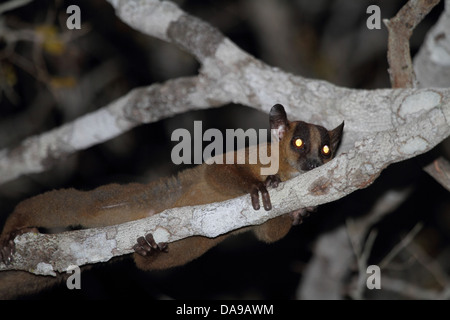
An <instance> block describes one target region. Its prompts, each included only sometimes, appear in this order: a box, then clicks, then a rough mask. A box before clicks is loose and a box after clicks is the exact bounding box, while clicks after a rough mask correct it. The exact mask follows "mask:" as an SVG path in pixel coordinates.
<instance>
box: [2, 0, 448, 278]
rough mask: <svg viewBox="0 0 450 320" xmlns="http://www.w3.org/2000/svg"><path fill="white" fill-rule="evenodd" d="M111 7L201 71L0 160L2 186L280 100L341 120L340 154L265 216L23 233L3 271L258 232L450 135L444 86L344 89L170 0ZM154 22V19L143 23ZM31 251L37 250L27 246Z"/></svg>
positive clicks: (311, 114)
mask: <svg viewBox="0 0 450 320" xmlns="http://www.w3.org/2000/svg"><path fill="white" fill-rule="evenodd" d="M110 2H111V4H113V6H114V7H115V9H116V12H117V14H118V15H119V16H120V17H121V18H122V19H123V20H124V21H125V22H126V23H128V24H130V25H132V26H133V27H134V28H136V29H137V30H139V31H142V32H145V33H147V34H149V35H152V36H156V37H160V38H161V39H163V40H166V41H170V42H173V43H175V44H177V45H179V46H181V47H182V48H183V49H185V50H188V51H189V52H191V53H192V54H193V55H195V56H196V57H197V59H198V60H199V61H200V62H201V64H202V70H201V74H200V75H199V76H198V77H193V78H181V79H176V80H172V81H168V82H166V83H164V84H160V85H152V86H150V87H147V88H141V89H136V90H133V91H132V92H130V93H129V94H128V95H126V96H124V97H122V98H121V99H119V100H117V101H115V102H113V103H111V104H110V105H109V106H106V107H104V108H102V109H100V110H98V111H96V112H94V113H91V114H88V115H86V116H84V117H82V118H80V119H77V120H76V121H74V122H72V123H69V124H66V125H64V126H62V127H61V128H57V129H55V130H53V131H51V132H48V133H45V134H43V135H41V136H37V137H32V138H30V139H28V140H26V141H24V142H23V143H22V144H21V146H19V147H17V148H14V149H8V150H2V151H0V177H5V176H6V177H7V178H6V179H5V178H3V181H7V180H10V179H13V178H14V177H16V176H18V175H20V174H24V173H28V172H37V171H40V170H44V169H45V168H46V167H47V166H46V165H48V163H49V160H53V159H57V158H60V157H61V156H62V155H65V154H68V153H71V152H75V151H77V150H80V149H83V148H87V147H88V146H91V145H93V144H95V143H100V142H103V141H105V140H107V139H110V138H112V137H114V136H115V135H118V134H120V133H121V132H124V131H126V130H129V129H130V128H132V127H134V126H136V125H138V124H140V123H147V122H152V121H156V120H159V119H161V118H164V117H168V116H172V115H174V114H176V113H181V112H185V111H187V110H192V109H196V108H206V107H209V106H215V105H221V104H224V103H227V102H239V103H243V104H246V105H249V106H252V107H254V108H257V109H260V110H263V111H266V112H267V111H268V110H269V108H270V107H271V106H272V105H273V104H275V103H282V104H284V105H285V106H286V109H287V112H288V114H289V115H290V116H291V118H293V119H295V118H297V119H303V120H306V121H311V122H316V123H321V124H324V125H326V126H328V127H333V126H335V125H337V124H338V123H340V122H341V121H342V120H345V135H344V139H343V145H342V147H341V152H340V155H339V156H338V157H337V158H336V159H334V160H333V161H331V162H329V163H328V164H326V165H324V166H322V167H319V168H317V169H315V170H312V171H310V172H308V173H305V174H303V175H301V176H299V177H297V178H295V179H292V180H290V181H287V182H286V183H284V184H282V185H281V186H279V188H278V189H276V190H272V191H270V193H271V199H272V203H273V210H271V211H269V212H263V211H254V210H253V209H251V208H252V206H251V205H250V198H249V197H248V196H247V197H241V198H237V199H233V200H230V201H226V202H223V203H212V204H209V205H205V206H197V207H185V208H176V209H170V210H166V211H164V212H162V213H160V214H158V215H155V216H153V217H150V218H147V219H145V220H142V221H133V222H130V223H126V224H123V225H120V226H110V227H106V228H101V229H91V230H81V231H76V232H70V233H63V234H57V235H30V234H26V235H23V236H21V237H19V238H18V239H17V253H16V255H15V259H16V260H15V262H14V263H13V264H12V265H11V266H9V267H6V266H4V265H0V270H6V269H11V268H12V269H14V268H16V269H22V270H28V271H31V272H35V273H40V274H53V273H54V272H55V271H64V270H66V269H67V267H68V266H70V265H73V264H76V265H81V264H86V263H94V262H98V261H106V260H108V259H110V258H111V257H113V256H116V255H122V254H127V253H130V252H132V249H131V248H132V246H133V244H134V241H135V239H136V238H137V237H138V236H142V235H143V234H146V233H148V232H152V233H153V234H154V237H155V240H156V241H157V242H161V241H164V242H173V241H176V240H179V239H183V238H186V237H189V236H193V235H204V236H207V237H215V236H217V235H220V234H223V233H226V232H229V231H231V230H234V229H237V228H241V227H244V226H248V225H254V224H260V223H263V222H264V221H266V220H268V219H270V218H273V217H275V216H278V215H281V214H283V213H285V212H289V211H292V210H294V209H298V208H299V207H307V206H315V205H319V204H323V203H326V202H330V201H334V200H336V199H339V198H342V197H344V196H346V195H348V194H349V193H351V192H353V191H355V190H357V189H361V188H365V187H367V186H368V185H370V184H371V183H372V182H373V181H374V180H375V179H376V178H377V177H378V175H379V174H380V173H381V171H382V170H383V169H384V168H386V167H387V166H388V165H389V164H391V163H393V162H398V161H402V160H405V159H409V158H411V157H414V156H417V155H419V154H421V153H424V152H426V151H428V150H430V149H431V148H433V147H434V146H435V145H437V144H438V143H439V142H441V141H442V140H444V139H445V138H446V137H448V136H449V135H450V123H449V121H450V90H449V89H396V90H391V89H384V90H372V91H369V90H352V89H346V88H339V87H336V86H334V85H332V84H329V83H327V82H324V81H316V80H308V79H305V78H302V77H299V76H294V75H292V74H288V73H285V72H283V71H281V70H279V69H275V68H272V67H269V66H267V65H265V64H263V63H262V62H260V61H258V60H256V59H254V58H253V57H251V56H250V55H248V54H246V53H245V52H243V51H242V50H240V49H239V48H238V47H237V46H236V45H234V44H233V43H232V42H231V41H230V40H228V39H227V38H225V37H223V36H222V35H221V34H220V32H218V31H217V30H216V29H214V28H213V27H211V26H209V25H207V24H206V23H204V22H202V21H200V20H198V19H196V18H193V17H190V16H188V15H187V14H185V13H183V12H182V11H181V10H180V9H179V8H178V7H176V6H175V5H173V4H171V3H169V2H160V1H156V0H147V1H113V0H111V1H110ZM141 5H142V8H143V9H142V10H140V8H141V7H140V6H141ZM149 15H150V16H151V17H154V19H156V20H154V21H152V22H148V20H149ZM86 131H87V132H88V133H87V134H86ZM87 136H90V137H92V139H87V138H86V137H87ZM50 162H51V161H50ZM15 163H16V164H17V165H16V164H15ZM30 168H31V169H30ZM30 242H33V245H27V244H29V243H30ZM36 252H38V253H39V254H36ZM25 257H26V259H25Z"/></svg>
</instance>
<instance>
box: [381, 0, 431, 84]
mask: <svg viewBox="0 0 450 320" xmlns="http://www.w3.org/2000/svg"><path fill="white" fill-rule="evenodd" d="M438 3H439V0H410V1H408V3H407V4H406V5H404V6H403V7H402V8H401V9H400V11H399V12H398V13H397V15H396V16H395V17H394V18H392V19H390V20H384V21H383V22H384V24H385V25H386V27H387V28H388V32H389V37H388V62H389V75H390V79H391V85H392V87H393V88H413V87H416V86H417V83H416V78H415V75H414V69H413V66H412V61H411V55H410V49H409V38H410V37H411V35H412V32H413V30H414V29H415V27H416V26H417V25H418V24H419V23H420V22H421V21H422V19H423V18H424V17H425V16H426V15H427V14H428V13H429V12H430V11H431V9H433V8H434V7H435V6H436V5H437V4H438Z"/></svg>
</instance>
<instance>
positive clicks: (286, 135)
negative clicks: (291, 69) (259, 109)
mask: <svg viewBox="0 0 450 320" xmlns="http://www.w3.org/2000/svg"><path fill="white" fill-rule="evenodd" d="M270 129H271V130H272V132H274V133H275V135H277V136H278V139H279V144H280V158H282V159H286V161H287V163H288V164H289V165H290V166H291V167H292V168H293V169H295V170H297V171H298V172H300V173H302V172H305V171H309V170H311V169H314V168H317V167H318V166H321V165H323V164H325V163H327V162H328V161H330V160H331V159H332V158H333V157H334V155H335V154H336V150H337V148H338V146H339V142H340V141H341V137H342V131H343V129H344V122H342V123H341V124H340V125H339V126H338V127H336V128H335V129H333V130H331V131H328V130H327V129H325V128H324V127H322V126H319V125H315V124H311V123H307V122H304V121H292V122H291V121H288V119H287V116H286V112H285V111H284V107H283V106H282V105H281V104H276V105H274V106H273V107H272V109H271V110H270Z"/></svg>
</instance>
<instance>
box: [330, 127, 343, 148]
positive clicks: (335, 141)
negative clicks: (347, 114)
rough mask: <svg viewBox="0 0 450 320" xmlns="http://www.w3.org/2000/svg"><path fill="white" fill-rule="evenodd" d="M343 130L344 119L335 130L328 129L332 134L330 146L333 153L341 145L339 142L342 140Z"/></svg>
mask: <svg viewBox="0 0 450 320" xmlns="http://www.w3.org/2000/svg"><path fill="white" fill-rule="evenodd" d="M343 130H344V121H342V123H341V124H340V125H339V126H337V127H336V128H334V129H333V130H331V131H328V133H329V135H330V145H331V146H330V147H331V150H333V154H334V153H335V152H336V150H337V147H338V146H339V142H341V138H342V132H343Z"/></svg>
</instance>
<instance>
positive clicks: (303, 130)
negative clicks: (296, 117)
mask: <svg viewBox="0 0 450 320" xmlns="http://www.w3.org/2000/svg"><path fill="white" fill-rule="evenodd" d="M292 137H299V138H301V139H302V140H304V141H305V142H309V141H310V139H311V138H310V137H311V133H310V130H309V124H308V123H306V122H303V121H298V123H297V124H296V126H295V128H294V132H293V133H292Z"/></svg>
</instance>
